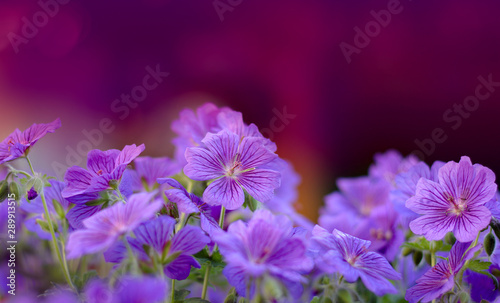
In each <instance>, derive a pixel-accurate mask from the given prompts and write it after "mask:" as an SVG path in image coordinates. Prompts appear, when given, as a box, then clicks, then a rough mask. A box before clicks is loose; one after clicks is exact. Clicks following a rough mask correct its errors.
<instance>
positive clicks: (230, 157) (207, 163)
mask: <svg viewBox="0 0 500 303" xmlns="http://www.w3.org/2000/svg"><path fill="white" fill-rule="evenodd" d="M202 142H203V144H205V146H206V148H200V147H191V148H188V149H187V150H186V160H187V162H188V164H187V165H186V166H185V167H184V173H185V174H186V176H188V177H189V178H191V179H193V180H197V181H206V180H214V181H213V182H212V183H211V184H210V185H209V186H208V187H207V188H206V190H205V192H204V193H203V200H204V201H205V202H206V203H208V204H209V205H214V206H215V205H222V206H224V207H226V208H227V209H229V210H233V209H237V208H239V207H240V206H241V205H243V202H244V201H245V195H244V191H243V190H246V191H247V192H248V194H249V195H250V196H252V197H253V198H255V199H256V200H258V201H260V202H266V201H269V200H270V199H271V198H272V197H273V191H274V189H275V188H277V187H279V186H280V177H281V174H280V173H279V172H277V171H275V170H271V169H265V168H261V167H262V166H264V165H266V164H268V163H269V162H271V161H273V160H274V159H275V158H276V157H277V155H276V154H275V153H273V152H271V151H270V150H269V149H268V148H266V147H265V146H264V141H263V139H262V138H257V137H244V138H243V139H241V138H240V137H239V136H238V135H236V134H234V133H232V132H230V131H228V130H222V131H220V132H219V133H217V134H212V133H208V134H207V136H206V137H205V138H204V139H203V140H202Z"/></svg>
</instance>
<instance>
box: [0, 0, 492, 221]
mask: <svg viewBox="0 0 500 303" xmlns="http://www.w3.org/2000/svg"><path fill="white" fill-rule="evenodd" d="M66 2H67V3H66ZM40 3H41V4H44V5H41V4H40ZM40 3H38V2H37V1H35V0H11V1H1V2H0V100H1V101H0V102H1V105H2V107H1V113H2V114H1V117H2V119H1V120H0V123H1V136H2V137H5V136H6V135H7V134H9V133H10V132H12V131H13V130H14V129H15V128H16V127H18V128H21V129H24V128H26V127H28V126H29V125H31V123H33V122H39V123H40V122H49V121H52V120H53V119H55V118H56V117H60V118H61V120H62V124H63V127H62V128H61V129H60V130H58V131H57V132H56V133H55V134H52V135H50V136H47V138H44V140H43V141H41V142H40V143H39V144H38V145H37V147H36V150H35V151H34V152H33V157H34V160H35V162H36V164H35V165H37V166H38V167H40V168H43V169H45V170H46V171H47V172H52V173H54V167H55V165H56V164H54V163H55V162H57V163H60V164H61V165H63V166H67V165H70V164H75V163H70V162H78V161H80V163H79V164H82V165H83V164H84V162H83V158H82V157H80V158H79V159H78V157H79V156H78V154H77V153H78V151H77V149H78V144H79V143H81V142H82V140H86V137H85V135H84V133H83V132H82V131H83V130H86V131H89V132H91V133H92V130H94V129H98V128H99V124H100V123H101V121H105V122H108V123H110V124H111V126H109V127H111V128H114V129H113V131H111V132H110V133H107V134H106V133H105V134H103V137H102V142H98V141H99V140H97V139H99V136H96V137H95V138H96V140H97V141H96V142H97V144H92V145H93V146H91V147H92V148H99V149H108V148H118V149H121V148H122V147H123V146H124V145H125V144H131V143H145V144H146V151H145V153H144V154H147V155H152V156H159V155H165V154H166V155H169V156H172V155H173V146H172V145H171V143H170V140H171V139H172V137H173V133H172V131H171V130H170V123H171V122H172V120H173V119H175V117H177V115H178V112H179V110H180V109H182V108H184V107H195V106H198V105H200V104H202V103H203V102H207V101H211V102H214V103H216V104H218V105H220V106H223V105H227V106H230V107H232V108H233V109H235V110H238V111H242V112H243V114H244V119H245V121H246V122H247V123H251V122H253V123H255V124H257V126H259V128H261V129H266V128H267V129H271V130H272V129H274V131H272V134H270V132H269V131H268V132H267V134H268V135H270V136H272V137H273V138H272V139H273V140H274V141H276V143H277V144H278V153H279V154H280V156H282V157H283V158H286V159H289V160H291V161H292V162H293V163H294V165H295V167H296V169H297V170H298V172H299V173H300V174H301V175H302V178H303V180H302V185H301V187H300V202H301V204H302V210H301V211H302V212H303V213H305V214H306V215H308V216H309V217H311V218H315V217H316V210H317V207H318V205H319V204H320V203H322V197H323V196H324V195H325V194H327V193H329V192H331V191H332V190H333V189H334V188H335V180H336V178H338V177H340V176H355V175H361V174H365V173H366V171H367V169H368V166H369V164H370V163H371V161H372V157H373V154H374V153H376V152H382V151H385V150H387V149H390V148H395V149H398V150H399V151H401V152H402V153H403V154H408V153H410V152H412V151H414V150H419V147H418V146H417V144H416V142H415V140H420V142H424V143H425V148H426V149H428V150H427V152H428V155H425V153H423V154H422V155H425V160H426V161H427V162H431V161H434V160H437V159H440V160H444V161H449V160H455V161H458V160H459V157H460V156H461V155H469V156H470V157H471V158H472V161H473V162H476V163H481V164H483V165H486V166H488V167H490V168H492V169H493V170H494V171H495V172H497V173H499V172H500V161H499V159H498V151H499V147H500V140H499V138H498V137H497V135H496V131H497V130H498V129H500V117H499V114H500V86H499V85H500V83H498V84H496V83H493V84H492V83H490V84H489V86H488V87H486V86H485V85H484V84H483V87H481V88H479V95H480V96H481V98H483V97H482V96H487V97H484V98H483V99H485V100H480V101H478V102H476V101H475V99H474V98H469V99H468V101H467V102H468V103H467V104H466V106H468V108H469V110H467V108H465V107H464V108H462V109H461V111H462V112H461V113H459V112H455V110H457V109H456V108H454V104H457V105H456V106H462V104H463V103H464V100H465V99H466V98H467V97H468V96H475V94H477V93H478V92H477V90H476V88H477V87H478V85H481V84H482V82H481V80H478V77H480V76H482V77H483V78H485V79H486V80H487V79H488V77H490V82H492V81H493V82H500V18H498V16H499V13H500V4H499V3H498V1H493V0H491V1H480V2H473V1H456V0H455V1H451V0H449V1H439V2H436V1H419V0H414V1H408V0H402V1H400V2H398V1H394V0H390V1H387V0H378V1H363V2H358V3H350V2H348V1H325V0H323V1H316V0H312V1H296V0H287V1H285V0H279V1H263V0H253V1H250V0H220V1H219V0H217V1H214V2H213V1H201V0H190V1H178V0H144V1H139V0H136V1H104V2H103V1H81V0H70V1H69V0H64V1H62V0H61V1H59V2H56V1H55V0H41V2H40ZM42 6H45V11H47V13H45V12H44V8H43V7H42ZM381 10H385V11H387V12H388V13H385V12H381ZM372 11H373V12H372ZM391 11H392V13H391ZM49 13H50V14H51V15H53V16H49ZM375 15H376V16H378V17H375ZM44 16H45V17H46V18H44ZM388 16H390V20H389V19H388V18H389V17H388ZM377 18H378V19H379V21H378V22H379V23H376V24H379V25H378V26H377V25H376V24H375V22H377ZM384 18H385V19H384ZM33 19H35V20H33ZM380 20H382V21H380ZM33 22H34V23H33ZM380 22H381V23H384V24H383V25H380ZM37 24H38V25H37ZM367 24H368V28H366V25H367ZM384 25H385V26H384ZM355 27H358V28H359V29H360V30H361V31H362V32H363V34H359V33H357V31H356V30H355ZM30 30H31V31H30ZM366 30H368V31H369V33H370V34H371V37H370V36H364V37H363V35H366ZM370 31H371V32H370ZM357 35H358V37H357ZM363 38H364V39H363ZM355 40H356V41H357V42H358V45H357V46H356V43H355V42H356V41H355ZM368 40H369V41H368ZM343 42H344V44H343V45H344V46H345V45H346V44H349V45H350V46H349V47H348V49H350V50H351V51H353V50H354V47H356V50H355V51H353V53H351V54H350V55H349V56H345V55H344V54H343V52H342V48H341V43H343ZM361 42H362V43H361ZM348 59H349V60H350V61H351V62H350V63H348ZM148 66H149V67H150V68H151V69H153V70H154V69H157V68H158V69H159V70H160V71H161V72H165V73H169V75H168V76H167V77H163V78H162V77H160V78H161V80H162V82H161V83H158V85H157V86H156V87H155V88H154V89H151V90H150V91H147V96H144V100H143V101H142V102H140V103H138V104H137V105H136V107H135V108H131V107H129V106H126V108H123V105H124V103H121V101H120V99H121V95H122V94H131V93H132V92H135V93H138V92H140V89H136V87H137V86H141V85H142V83H143V80H144V79H145V77H146V75H148V71H147V69H146V67H148ZM151 83H153V81H151ZM143 91H144V90H143ZM116 99H118V101H115V100H116ZM476 100H478V99H476ZM132 104H135V103H132ZM283 111H285V112H287V113H288V114H289V115H291V116H290V117H289V119H288V121H286V122H287V123H286V125H284V126H283V127H281V125H282V124H280V123H279V121H280V120H277V118H279V116H280V115H278V114H276V113H277V112H278V113H283ZM443 115H445V116H446V117H445V118H443ZM292 117H293V118H292ZM103 119H104V120H103ZM108 119H109V120H108ZM273 121H274V122H273ZM273 125H274V126H275V127H274V128H273V127H272V126H273ZM109 127H108V128H109ZM436 128H440V129H441V131H440V130H437V131H434V130H435V129H436ZM454 128H456V129H454ZM433 132H436V133H437V134H438V135H436V138H437V139H434V140H433V143H430V142H431V140H432V139H431V138H432V133H433ZM94 133H95V132H94ZM444 138H446V139H444ZM436 141H440V142H441V143H436ZM432 145H434V148H432ZM84 147H86V146H84V145H81V144H80V149H84ZM432 149H434V150H433V151H432ZM68 150H69V152H68ZM72 150H73V151H75V154H76V156H75V157H73V158H71V157H69V158H68V155H69V154H72V153H73V152H71V151H72ZM420 151H421V152H422V151H423V149H422V148H420ZM68 159H69V160H70V161H69V160H68ZM56 166H57V165H56Z"/></svg>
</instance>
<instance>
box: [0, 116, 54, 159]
mask: <svg viewBox="0 0 500 303" xmlns="http://www.w3.org/2000/svg"><path fill="white" fill-rule="evenodd" d="M59 127H61V120H60V119H59V118H57V119H56V120H54V121H52V122H50V123H47V124H44V123H41V124H36V123H35V124H33V125H32V126H30V127H29V128H28V129H26V130H25V131H23V132H21V131H20V130H19V129H16V130H15V131H14V132H13V133H12V134H10V135H9V136H7V138H5V139H4V140H3V141H2V142H1V143H0V164H2V163H5V162H8V161H12V160H15V159H17V158H19V157H22V156H25V155H27V154H28V152H29V149H30V148H31V147H32V146H33V145H35V143H36V142H38V140H40V139H41V138H43V137H44V136H45V135H46V134H48V133H53V132H55V130H56V129H58V128H59Z"/></svg>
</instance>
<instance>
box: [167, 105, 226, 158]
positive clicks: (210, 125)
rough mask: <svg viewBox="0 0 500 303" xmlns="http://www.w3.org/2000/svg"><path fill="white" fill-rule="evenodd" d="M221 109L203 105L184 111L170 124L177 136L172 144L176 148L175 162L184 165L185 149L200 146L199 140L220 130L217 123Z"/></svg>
mask: <svg viewBox="0 0 500 303" xmlns="http://www.w3.org/2000/svg"><path fill="white" fill-rule="evenodd" d="M220 111H221V109H219V108H218V107H217V106H215V105H214V104H212V103H205V104H204V105H202V106H200V107H199V108H197V109H196V113H195V112H194V111H193V110H192V109H188V108H186V109H184V110H182V111H181V112H180V114H179V119H178V120H175V121H174V122H172V130H173V131H174V132H175V133H177V134H178V137H176V138H175V139H174V140H173V141H172V142H173V143H174V145H175V147H176V157H175V158H176V160H177V161H178V162H179V164H181V165H183V164H186V159H185V157H184V153H185V151H186V148H188V147H194V146H199V145H201V140H202V139H203V138H204V137H205V135H206V134H207V133H209V132H211V133H216V132H218V131H220V130H221V129H222V128H221V127H220V126H219V123H218V121H217V115H218V114H219V113H220Z"/></svg>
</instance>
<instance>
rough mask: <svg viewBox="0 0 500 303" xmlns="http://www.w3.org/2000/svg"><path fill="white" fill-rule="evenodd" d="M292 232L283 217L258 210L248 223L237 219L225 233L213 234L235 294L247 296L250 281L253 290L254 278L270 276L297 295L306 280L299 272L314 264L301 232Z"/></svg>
mask: <svg viewBox="0 0 500 303" xmlns="http://www.w3.org/2000/svg"><path fill="white" fill-rule="evenodd" d="M294 231H295V229H294V228H293V225H292V222H291V221H290V220H289V219H288V218H287V217H286V216H283V215H278V216H275V215H273V214H272V213H271V212H270V211H268V210H263V209H260V210H257V211H256V212H255V213H254V215H253V217H252V219H251V220H250V221H249V222H248V224H247V223H244V222H242V221H236V222H234V223H232V224H231V225H230V226H229V228H228V231H227V232H223V231H220V232H218V233H216V235H215V236H214V241H215V242H216V243H217V244H218V245H219V248H220V251H221V253H222V255H223V256H224V259H225V260H226V262H227V265H226V267H225V268H224V270H223V274H224V276H226V278H227V280H228V282H229V283H230V284H231V285H232V286H234V287H235V288H236V290H237V292H238V294H240V295H245V296H246V297H248V296H249V294H248V293H246V286H247V283H252V289H253V290H251V292H253V291H254V290H255V289H254V288H255V279H257V278H261V277H264V276H265V275H270V276H271V277H273V278H275V279H277V280H278V281H281V282H282V283H283V284H285V285H286V286H287V288H288V290H289V292H290V294H291V295H292V296H293V297H295V298H298V297H299V296H300V294H301V292H302V285H301V282H305V281H306V279H305V278H304V277H303V276H302V274H305V273H307V272H309V271H310V270H311V269H312V265H313V264H312V261H311V260H310V259H309V257H307V256H306V244H305V242H304V239H303V237H301V236H300V235H301V233H295V232H294ZM250 297H251V295H250Z"/></svg>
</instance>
